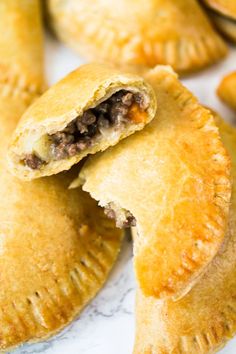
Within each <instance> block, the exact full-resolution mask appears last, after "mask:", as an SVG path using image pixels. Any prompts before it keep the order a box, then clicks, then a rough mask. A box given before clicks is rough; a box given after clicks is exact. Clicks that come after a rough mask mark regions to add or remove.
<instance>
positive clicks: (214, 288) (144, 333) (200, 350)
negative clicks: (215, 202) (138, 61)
mask: <svg viewBox="0 0 236 354" xmlns="http://www.w3.org/2000/svg"><path fill="white" fill-rule="evenodd" d="M217 124H218V125H219V128H220V133H221V136H222V139H223V141H224V144H225V146H226V148H227V149H228V151H229V153H230V155H231V158H232V161H233V178H234V185H233V193H232V200H231V210H230V218H229V224H228V231H227V235H226V242H225V244H224V247H222V249H221V250H220V252H219V253H218V255H217V256H216V258H215V259H214V260H213V261H212V262H211V264H210V265H209V267H208V270H207V272H206V273H205V274H204V275H203V277H202V278H201V279H200V280H199V282H198V283H197V284H196V285H195V286H194V287H193V288H192V290H191V291H190V292H189V293H188V294H187V295H186V296H185V297H184V298H182V299H181V300H179V301H176V302H173V301H163V302H157V301H156V299H154V298H152V297H149V298H147V297H145V296H144V295H143V294H142V293H141V291H140V290H139V291H138V293H137V302H136V340H135V347H134V354H144V353H145V354H159V353H161V354H169V353H178V354H213V353H215V352H216V351H218V350H219V349H220V348H221V347H222V346H224V345H225V343H226V342H227V341H228V340H229V339H230V338H232V337H233V336H234V335H235V332H236V315H235V314H236V259H235V253H236V218H235V215H236V184H235V181H236V153H235V152H236V129H235V128H233V127H231V126H229V125H228V124H226V123H224V122H223V120H221V119H220V118H217Z"/></svg>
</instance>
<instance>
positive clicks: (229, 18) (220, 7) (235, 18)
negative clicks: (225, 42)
mask: <svg viewBox="0 0 236 354" xmlns="http://www.w3.org/2000/svg"><path fill="white" fill-rule="evenodd" d="M203 2H204V3H205V4H206V5H207V7H209V9H210V10H209V14H210V15H211V17H212V19H213V21H214V22H215V24H216V26H217V27H218V28H219V30H220V31H221V32H222V33H223V34H225V35H226V36H227V37H228V38H230V39H231V40H233V41H235V42H236V1H235V0H203Z"/></svg>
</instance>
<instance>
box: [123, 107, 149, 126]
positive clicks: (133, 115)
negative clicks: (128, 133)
mask: <svg viewBox="0 0 236 354" xmlns="http://www.w3.org/2000/svg"><path fill="white" fill-rule="evenodd" d="M128 118H129V119H130V120H131V121H132V122H134V123H145V122H146V120H147V112H146V111H143V110H141V109H140V106H139V105H138V104H137V103H133V104H132V106H131V107H130V109H129V112H128Z"/></svg>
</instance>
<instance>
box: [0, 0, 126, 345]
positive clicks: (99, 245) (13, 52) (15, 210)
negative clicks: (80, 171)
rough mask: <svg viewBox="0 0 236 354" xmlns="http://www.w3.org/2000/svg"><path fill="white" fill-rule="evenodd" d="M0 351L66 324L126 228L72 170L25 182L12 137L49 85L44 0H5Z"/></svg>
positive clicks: (0, 27)
mask: <svg viewBox="0 0 236 354" xmlns="http://www.w3.org/2000/svg"><path fill="white" fill-rule="evenodd" d="M0 33H1V36H0V68H1V70H0V72H1V74H0V125H1V130H0V195H1V199H0V255H1V256H0V284H1V291H0V350H9V348H12V347H14V346H17V345H20V344H22V343H23V342H25V341H29V340H31V341H38V340H40V339H42V338H46V337H49V336H51V335H52V334H53V333H55V332H57V331H59V330H60V329H62V328H63V327H65V326H66V325H67V324H68V323H69V322H70V321H72V320H73V319H74V318H75V317H76V316H77V315H78V314H79V313H80V311H81V310H82V308H83V307H84V306H85V305H86V304H87V303H88V301H90V300H91V298H92V297H93V296H94V295H95V294H96V293H97V291H98V290H99V289H100V288H101V286H102V285H103V283H104V282H105V280H106V278H107V275H108V273H109V271H110V269H111V267H112V265H113V263H114V261H115V259H116V256H117V254H118V252H119V248H120V242H121V238H122V234H121V232H120V231H119V230H117V229H115V228H114V224H113V223H112V222H111V221H109V220H107V218H105V216H104V213H103V211H102V210H101V209H100V208H98V207H97V205H96V203H95V201H93V200H92V199H91V198H90V197H89V196H88V195H87V194H86V193H84V192H82V191H81V190H79V189H78V190H74V191H68V188H67V187H68V184H69V183H70V181H71V179H72V178H73V176H74V173H73V171H72V172H71V174H68V175H63V174H61V175H60V176H57V177H53V178H47V179H46V178H44V179H41V180H38V181H36V182H28V183H26V182H21V181H19V180H18V179H16V178H15V177H13V176H12V175H11V174H10V173H9V172H8V170H7V163H6V153H7V146H8V144H9V139H10V135H11V133H12V131H13V129H14V128H15V125H16V123H17V121H18V120H19V118H20V116H21V115H22V114H23V112H24V110H25V109H26V107H27V106H28V105H29V103H30V102H32V100H34V99H35V98H36V97H37V96H38V94H39V93H40V92H41V91H42V89H43V88H44V86H45V84H44V75H43V71H42V68H43V65H42V29H41V23H40V15H39V1H36V0H34V1H32V0H2V1H0Z"/></svg>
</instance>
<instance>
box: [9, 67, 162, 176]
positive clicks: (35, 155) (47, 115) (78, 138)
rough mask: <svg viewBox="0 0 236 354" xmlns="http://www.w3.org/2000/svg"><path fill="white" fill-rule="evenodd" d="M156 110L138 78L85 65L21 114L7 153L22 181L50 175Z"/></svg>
mask: <svg viewBox="0 0 236 354" xmlns="http://www.w3.org/2000/svg"><path fill="white" fill-rule="evenodd" d="M155 112H156V98H155V95H154V92H153V90H152V88H151V86H150V85H148V84H147V83H145V81H144V80H143V78H141V77H139V76H136V75H131V74H122V73H121V72H119V71H117V70H115V69H113V68H109V67H107V66H104V65H101V64H87V65H84V66H82V67H80V68H79V69H77V70H76V71H74V72H72V73H71V74H69V75H68V76H67V77H66V78H64V79H63V80H61V81H60V82H59V83H58V84H56V85H54V86H53V87H51V88H50V89H49V90H48V91H47V92H46V93H45V94H44V95H43V96H41V97H40V98H39V99H38V100H37V102H35V103H34V104H33V105H32V106H31V107H30V108H29V109H28V110H27V111H26V113H25V114H24V115H23V117H22V119H21V121H20V123H19V125H18V127H17V129H16V132H15V134H14V136H13V142H12V145H11V149H10V156H11V162H12V163H11V165H12V170H13V172H14V173H15V174H16V175H17V176H18V177H20V178H22V179H32V178H36V177H42V176H49V175H52V174H56V173H58V172H61V171H63V170H68V169H70V167H71V166H72V165H74V164H76V163H78V162H79V161H80V160H81V159H82V158H83V157H85V156H86V155H87V154H91V153H95V152H97V151H102V150H104V149H106V148H107V147H109V146H110V145H114V144H116V143H117V142H118V141H119V140H120V139H123V138H125V137H126V136H128V135H130V134H132V133H133V132H134V131H136V130H140V129H142V128H143V127H144V125H145V124H146V123H148V122H149V121H150V120H151V119H152V118H153V117H154V115H155Z"/></svg>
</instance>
